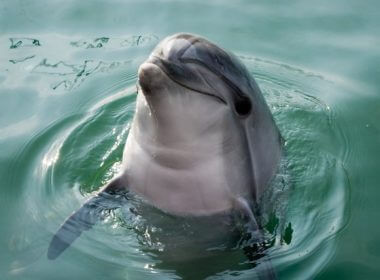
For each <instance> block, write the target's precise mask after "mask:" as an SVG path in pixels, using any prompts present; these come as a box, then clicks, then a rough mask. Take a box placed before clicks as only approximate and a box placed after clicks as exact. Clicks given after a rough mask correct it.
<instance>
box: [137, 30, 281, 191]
mask: <svg viewBox="0 0 380 280" xmlns="http://www.w3.org/2000/svg"><path fill="white" fill-rule="evenodd" d="M131 135H132V137H131V139H132V138H133V139H135V140H136V141H137V142H138V143H139V146H140V147H143V146H144V147H145V148H144V149H145V150H147V151H148V153H149V154H151V155H152V156H153V158H154V159H155V160H156V161H161V162H164V163H165V164H166V165H167V166H169V165H170V166H188V165H189V164H191V165H192V166H194V165H199V164H198V163H201V162H206V161H209V160H210V159H212V158H214V159H215V161H214V162H217V163H216V164H218V166H224V167H223V168H224V169H225V172H224V171H223V173H224V175H223V176H222V175H219V176H220V177H223V178H227V179H226V180H227V181H229V184H231V185H234V186H237V185H240V186H243V185H244V186H245V187H244V188H246V189H247V188H248V186H251V185H254V186H256V187H255V191H254V192H255V194H254V196H256V197H258V195H259V194H260V193H262V191H263V190H264V188H265V186H266V184H267V182H268V181H269V179H270V178H271V176H272V175H273V173H274V170H275V169H276V166H277V163H278V160H279V158H280V154H281V145H280V141H279V140H280V134H279V131H278V129H277V126H276V124H275V123H274V120H273V117H272V114H271V112H270V110H269V108H268V106H267V104H266V102H265V100H264V98H263V96H262V94H261V92H260V89H259V88H258V86H257V84H256V82H255V80H254V79H253V78H252V77H251V75H250V74H249V72H248V71H247V69H246V68H245V66H244V65H243V64H242V63H241V62H240V60H239V59H238V58H236V57H235V56H234V55H233V54H230V53H228V52H226V51H224V50H223V49H221V48H219V47H218V46H216V45H215V44H213V43H211V42H209V41H208V40H206V39H204V38H201V37H199V36H195V35H191V34H185V33H180V34H175V35H173V36H170V37H167V38H165V39H164V40H163V41H161V43H159V44H158V46H157V47H156V48H155V49H154V51H153V52H152V54H151V55H150V57H149V58H148V59H147V60H146V61H145V62H144V63H143V64H142V65H141V66H140V68H139V72H138V95H137V105H136V114H135V118H134V121H133V126H132V131H131ZM131 141H132V140H131ZM168 163H170V164H168ZM181 164H182V165H181ZM231 166H232V168H230V167H231ZM251 178H253V179H251ZM243 180H245V181H244V182H243ZM252 180H254V181H252ZM235 188H237V187H235ZM242 188H243V187H242Z"/></svg>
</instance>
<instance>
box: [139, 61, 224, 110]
mask: <svg viewBox="0 0 380 280" xmlns="http://www.w3.org/2000/svg"><path fill="white" fill-rule="evenodd" d="M191 62H192V61H191ZM146 63H152V64H154V65H156V66H158V67H159V68H160V69H161V70H162V71H163V72H164V73H165V74H166V75H167V76H168V77H169V78H170V79H171V80H172V81H173V82H175V83H177V84H179V85H181V86H183V87H185V88H188V89H190V90H193V91H196V92H198V93H201V94H204V95H208V96H211V97H213V98H216V99H217V100H218V101H220V102H222V103H223V104H225V105H227V101H226V100H224V99H223V98H222V97H220V96H218V95H216V94H214V93H213V91H215V90H214V88H213V87H212V85H211V84H210V83H208V82H207V80H206V79H204V78H203V77H202V76H201V75H200V74H199V73H196V72H195V71H194V70H193V69H191V68H190V67H189V66H188V65H186V62H184V63H183V62H181V63H180V64H179V63H176V62H172V61H170V60H167V59H163V58H161V57H158V56H155V55H153V56H151V57H150V58H149V59H148V60H147V61H146ZM197 64H200V63H197ZM202 66H203V65H202Z"/></svg>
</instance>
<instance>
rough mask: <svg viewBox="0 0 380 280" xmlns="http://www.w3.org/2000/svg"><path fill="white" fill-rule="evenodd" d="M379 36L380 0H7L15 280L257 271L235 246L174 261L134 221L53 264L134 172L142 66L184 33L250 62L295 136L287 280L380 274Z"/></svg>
mask: <svg viewBox="0 0 380 280" xmlns="http://www.w3.org/2000/svg"><path fill="white" fill-rule="evenodd" d="M205 2H206V3H205ZM379 26H380V3H379V2H378V1H354V0H345V1H343V0H337V1H326V0H322V1H316V2H315V3H314V2H310V1H301V0H298V1H291V2H289V1H288V2H282V1H170V0H162V1H142V0H141V1H21V0H20V1H5V0H2V1H0V178H1V181H0V182H1V189H0V248H1V250H0V279H6V280H8V279H10V280H11V279H12V280H13V279H28V280H29V279H38V280H41V279H168V278H169V279H180V277H185V278H186V279H201V278H204V277H206V276H208V277H209V279H254V278H255V277H256V276H257V275H256V272H255V268H252V267H250V266H246V265H243V264H241V261H242V259H241V256H239V255H237V254H236V252H232V253H230V254H228V253H226V252H221V253H220V256H217V258H216V259H215V258H214V259H213V260H212V261H211V260H207V259H206V260H205V261H201V262H199V261H198V262H192V261H189V262H188V263H187V264H186V263H185V264H183V265H182V266H181V267H179V266H177V267H176V266H169V265H165V263H162V262H160V259H159V258H158V257H157V256H154V255H153V254H150V253H148V251H147V248H148V249H149V246H151V247H152V248H151V249H152V250H153V249H154V248H153V247H155V246H156V245H157V244H154V242H151V240H150V239H149V230H152V228H149V226H147V225H145V226H146V228H145V230H146V231H145V232H144V231H142V230H141V228H140V226H141V225H142V224H143V223H142V222H141V221H136V220H133V221H131V222H130V224H128V222H126V221H123V219H121V218H120V215H119V214H120V213H119V214H118V213H109V215H108V216H107V217H106V219H105V220H104V221H103V222H102V223H101V224H99V225H98V226H96V227H95V228H94V229H93V230H91V231H88V232H85V233H84V234H82V236H81V238H80V239H79V240H77V241H76V242H75V243H74V244H73V246H72V247H70V248H69V249H68V250H67V251H66V252H65V253H64V254H62V256H60V257H59V258H58V259H57V260H55V261H49V260H48V259H47V258H46V250H47V247H48V245H49V242H50V240H51V237H52V235H53V233H54V232H55V231H56V230H57V228H58V227H59V225H60V223H61V222H62V221H63V220H64V219H65V218H66V217H67V216H68V215H69V214H70V213H71V212H72V211H73V210H75V209H77V208H78V207H79V205H81V203H83V201H85V199H86V198H87V197H89V196H90V195H91V192H92V191H95V190H96V189H98V188H99V186H100V185H101V184H103V183H104V182H106V181H107V180H108V179H110V178H111V177H112V176H113V175H114V174H115V173H117V171H118V170H119V169H120V163H121V156H122V149H123V146H124V141H125V139H126V137H127V135H128V129H129V125H130V122H131V120H132V117H133V113H134V104H135V93H136V89H135V82H136V78H137V76H136V71H137V68H138V66H139V64H140V63H141V62H142V61H143V60H144V59H145V58H146V57H147V56H148V54H149V53H150V51H151V50H152V48H153V47H154V46H155V44H157V42H158V41H159V40H160V39H162V38H163V37H165V36H167V35H170V34H172V33H175V32H181V31H186V32H192V33H197V34H200V35H202V36H204V37H206V38H209V39H210V40H212V41H214V42H216V43H217V44H219V45H220V46H222V47H224V48H226V49H228V50H230V51H233V52H234V53H235V54H237V55H238V56H240V58H241V59H242V61H243V62H244V63H245V64H246V65H247V67H248V69H249V70H250V71H251V72H252V74H253V75H254V77H255V78H256V80H257V82H258V84H259V86H260V88H261V89H262V91H263V94H264V96H265V98H266V99H267V101H268V104H269V105H270V107H271V110H272V112H273V114H274V117H275V119H276V121H277V123H278V126H279V128H280V130H281V133H282V134H283V136H284V138H285V140H286V143H285V145H286V149H287V159H286V160H287V174H286V175H284V174H279V175H278V176H279V177H281V176H282V175H284V176H285V177H286V178H287V179H286V180H284V182H285V183H284V182H282V183H281V184H282V186H283V188H282V189H281V188H278V186H277V188H274V189H275V190H277V191H281V190H282V191H283V192H284V193H285V192H286V195H282V196H281V195H280V196H279V197H280V198H279V199H277V200H275V201H276V205H275V206H274V209H275V212H276V215H274V216H270V215H269V214H268V215H267V222H268V224H267V226H266V231H267V232H266V234H267V235H268V236H269V237H270V238H271V240H273V246H271V247H270V248H268V251H267V254H268V256H269V257H270V259H271V262H272V265H273V267H274V269H275V271H276V273H277V276H278V278H279V279H379V278H380V238H379V236H380V225H379V220H380V215H379V211H380V206H379V205H380V204H379V202H378V201H379V199H380V190H379V188H378V186H379V183H378V182H379V181H380V173H379V172H378V170H379V167H378V166H379V165H380V160H379V155H380V145H379V141H380V125H379V124H378V120H379V119H380V48H379V46H380V31H379ZM281 184H280V185H281ZM269 201H273V200H270V199H269ZM264 208H265V207H264ZM269 208H270V207H269ZM272 210H273V209H271V211H272ZM264 212H265V211H264ZM267 212H268V213H269V212H270V211H269V210H268V211H267ZM125 215H127V214H125ZM127 216H128V215H127ZM124 218H125V217H124ZM127 218H128V217H127ZM278 220H279V221H280V222H277V221H278ZM126 223H127V225H125V224H126ZM281 223H282V224H284V226H283V227H282V228H281V227H280V226H279V224H281ZM145 233H148V235H147V234H145ZM153 251H154V250H153Z"/></svg>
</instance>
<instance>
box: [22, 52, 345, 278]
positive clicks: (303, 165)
mask: <svg viewBox="0 0 380 280" xmlns="http://www.w3.org/2000/svg"><path fill="white" fill-rule="evenodd" d="M242 59H243V61H244V62H245V63H246V64H247V66H248V68H249V69H250V70H251V71H252V74H253V75H254V77H255V78H256V80H257V82H258V84H259V86H260V88H261V89H262V91H263V94H264V96H265V98H266V99H267V101H268V103H269V105H270V108H271V110H272V112H273V114H274V117H275V119H276V122H277V124H278V126H279V128H280V130H281V133H282V136H283V138H284V139H285V150H286V155H285V156H284V160H283V166H282V168H281V170H280V171H279V174H277V177H276V178H275V180H274V181H273V184H272V188H271V193H267V194H266V195H265V196H264V198H263V201H262V207H263V211H262V217H261V219H262V221H261V222H262V224H264V225H265V229H266V235H267V236H268V238H269V239H270V240H271V242H272V243H271V246H269V248H268V249H267V254H268V256H269V257H270V259H271V261H272V264H273V266H274V268H275V270H276V271H277V273H278V274H279V275H281V276H284V277H285V278H287V279H308V278H311V277H312V276H313V275H315V274H316V273H317V272H318V271H320V270H321V269H322V268H323V267H324V265H325V264H326V263H327V262H328V261H329V259H330V258H331V257H332V256H333V254H334V239H333V236H334V235H336V234H337V233H338V232H339V231H340V230H341V229H342V227H343V226H344V224H345V221H346V220H347V213H346V210H345V205H346V204H347V199H348V197H349V193H348V192H349V188H348V187H349V183H348V180H347V175H346V174H345V171H344V168H343V165H344V155H345V153H346V149H347V147H346V144H345V141H344V135H343V134H342V131H341V130H340V129H339V124H338V123H337V122H336V119H335V114H336V113H337V112H336V111H335V109H334V108H333V107H331V106H330V105H329V104H327V103H326V102H325V101H324V100H321V99H319V98H318V97H317V96H319V95H318V93H319V90H320V89H321V84H322V85H323V87H328V86H329V85H330V83H331V82H330V81H329V80H328V79H327V78H325V77H323V75H317V74H313V73H312V72H311V71H303V70H302V69H298V68H295V67H291V66H288V65H285V64H281V63H275V62H272V61H267V60H263V59H258V58H251V57H242ZM135 79H136V78H135V77H134V79H131V80H130V81H129V84H128V85H129V86H130V87H128V88H127V89H126V90H124V91H122V92H111V94H110V97H108V98H106V99H103V100H99V102H98V103H97V104H96V105H94V106H92V108H91V109H90V110H85V111H80V110H79V109H78V112H76V113H75V114H73V115H69V116H65V117H63V118H62V119H60V120H57V121H56V122H55V123H53V124H52V125H51V126H50V127H48V128H46V129H45V130H44V131H42V132H41V133H39V134H38V135H36V136H35V137H34V139H33V140H32V141H31V142H30V143H29V144H28V145H27V146H26V147H25V149H24V150H23V152H22V153H21V154H20V158H19V160H21V161H22V160H23V157H25V158H28V159H29V160H30V159H32V160H31V161H30V164H29V165H28V166H29V167H28V170H25V171H26V174H27V175H25V178H27V179H24V180H22V186H21V189H22V190H23V196H22V201H21V202H20V205H23V206H22V207H20V210H19V211H20V216H22V217H24V218H22V219H20V221H21V220H22V223H23V225H25V224H26V225H29V226H30V227H36V230H30V231H29V232H39V233H40V235H41V236H33V237H32V236H22V237H20V236H19V237H17V238H16V239H17V240H18V241H20V240H21V239H22V240H24V244H25V246H24V247H23V248H27V249H25V250H26V251H32V253H31V254H30V255H29V256H30V257H26V258H25V261H24V263H22V262H21V263H19V264H17V265H15V268H14V270H15V271H17V270H20V269H25V268H26V267H27V266H28V264H30V263H33V262H34V261H35V260H34V259H33V258H36V257H38V258H39V259H42V258H44V256H45V253H46V248H47V245H48V243H49V241H50V238H51V236H52V234H53V233H55V231H56V230H57V228H58V227H59V225H60V223H61V222H62V221H63V220H64V219H65V218H66V217H67V216H68V215H70V214H71V212H72V211H74V210H76V209H78V207H79V206H80V205H81V204H82V203H83V202H84V201H85V200H86V199H87V198H88V197H90V196H91V194H92V193H93V192H94V191H96V190H97V189H99V188H100V187H101V186H102V185H103V184H104V183H106V182H107V181H108V180H109V179H110V178H112V177H113V176H114V175H115V174H116V173H118V171H119V170H120V164H121V160H122V158H121V156H122V149H123V146H124V143H125V140H126V138H127V135H128V131H129V126H130V123H131V120H132V117H133V113H134V105H135V96H134V93H135V92H134V91H135V90H134V86H133V84H134V82H135ZM316 85H318V86H316ZM130 203H132V204H128V205H127V206H126V207H123V208H122V209H121V210H118V211H110V212H109V213H106V214H105V220H104V221H103V222H102V223H100V224H99V225H97V226H96V227H94V228H93V229H92V230H91V231H89V232H85V233H84V234H83V235H82V237H81V238H79V239H78V240H77V241H76V242H75V243H74V244H73V245H72V246H71V248H70V250H67V251H66V252H65V253H64V254H63V255H62V256H61V257H60V259H61V260H65V259H66V258H72V259H83V258H84V257H85V258H86V260H87V261H85V262H83V260H82V264H86V265H87V266H88V268H89V269H93V270H95V271H96V270H99V271H107V273H109V271H111V270H112V271H113V273H116V274H113V278H115V279H137V278H139V277H140V278H141V277H143V276H146V275H148V274H149V279H155V278H160V279H162V278H163V277H166V278H172V279H178V278H179V276H183V275H191V273H193V271H191V273H190V272H189V269H191V268H189V267H187V268H186V267H185V268H184V267H177V268H176V269H173V268H171V269H170V268H168V267H167V266H165V265H164V264H162V262H160V260H159V258H158V256H160V252H162V250H165V247H162V246H161V244H160V241H159V240H156V239H154V236H155V235H157V232H160V230H161V228H160V227H154V226H149V225H147V224H146V223H145V224H144V216H142V215H139V214H138V213H137V214H136V213H134V211H135V210H136V209H137V208H134V204H133V203H136V201H132V202H130ZM137 203H140V202H139V201H137ZM145 210H146V209H145ZM136 211H137V212H138V209H137V210H136ZM154 211H156V210H153V209H152V213H153V214H151V215H156V220H157V219H160V214H159V213H155V212H154ZM26 213H27V214H26ZM168 219H169V220H170V221H171V222H172V223H173V224H175V225H176V228H177V229H178V224H180V227H182V228H183V229H184V232H186V228H187V227H189V225H191V223H192V221H182V223H181V222H180V221H179V220H178V219H177V220H176V218H175V217H170V218H168ZM20 223H21V222H20ZM206 224H207V225H208V224H209V221H205V225H206ZM37 228H38V229H37ZM205 228H206V226H205ZM203 234H205V233H204V232H203ZM207 234H209V233H207ZM174 236H175V235H172V236H171V237H170V238H172V237H174ZM178 236H179V235H177V237H178ZM187 238H188V237H187ZM190 238H191V237H190ZM41 239H42V240H44V241H45V242H43V244H42V243H41V242H40V243H38V242H37V243H34V241H31V240H41ZM177 241H178V242H182V241H181V240H177ZM30 248H34V249H35V250H31V249H30ZM186 253H188V252H186ZM212 254H213V257H214V259H213V260H217V261H216V262H214V263H207V262H206V263H205V264H204V267H203V266H202V269H200V270H209V273H208V274H207V273H206V272H205V273H206V275H207V276H210V278H213V277H215V278H217V279H227V278H230V277H234V279H246V278H247V277H249V276H252V275H256V274H255V269H254V268H252V267H249V266H246V265H245V264H244V263H242V256H241V255H239V253H238V251H236V250H235V251H233V250H232V252H229V253H227V252H226V251H224V250H223V248H215V250H214V251H213V252H212ZM26 255H27V254H26ZM215 256H216V257H215ZM208 260H210V259H208ZM100 263H101V264H102V267H103V269H102V270H100V269H99V267H98V265H99V264H100ZM301 263H303V264H309V265H301ZM231 264H234V265H231ZM289 264H292V267H294V266H295V265H297V264H299V268H300V269H297V270H295V269H292V270H289V267H290V266H289ZM194 265H198V266H199V265H202V263H199V262H198V263H190V267H194ZM105 266H107V267H108V268H109V270H107V269H104V267H105ZM216 266H217V269H216ZM115 268H118V269H115ZM305 268H307V269H305ZM99 273H106V272H99ZM186 273H187V274H186ZM189 273H190V274H189ZM295 273H296V274H295ZM78 275H79V274H78ZM100 275H101V274H100ZM212 276H213V277H212ZM111 278H112V277H111Z"/></svg>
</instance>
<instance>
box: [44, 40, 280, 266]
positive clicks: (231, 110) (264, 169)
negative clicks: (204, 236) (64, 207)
mask: <svg viewBox="0 0 380 280" xmlns="http://www.w3.org/2000/svg"><path fill="white" fill-rule="evenodd" d="M137 88H138V92H137V100H136V111H135V115H134V118H133V121H132V125H131V130H130V132H129V135H128V138H127V141H126V144H125V149H124V152H123V163H122V172H121V174H119V175H117V176H116V177H115V178H114V179H112V180H111V181H110V182H109V183H108V184H106V185H105V186H103V187H102V188H101V189H100V191H99V192H98V193H97V194H96V195H95V196H94V197H92V198H90V199H89V200H88V201H87V202H85V203H84V204H83V206H82V207H81V208H80V209H79V210H77V211H76V212H74V213H73V214H72V215H71V216H70V217H68V218H67V219H66V221H65V222H64V223H63V224H62V226H61V227H60V228H59V230H58V231H57V233H56V234H55V235H54V236H53V238H52V241H51V243H50V246H49V249H48V254H47V256H48V258H49V259H55V258H56V257H58V256H59V255H60V254H61V253H62V252H63V251H64V250H65V249H66V248H67V247H68V246H70V244H71V243H72V242H73V241H74V240H75V239H76V238H78V237H79V236H80V234H81V233H82V232H83V231H84V230H88V229H90V228H91V227H92V226H93V225H94V224H95V223H96V222H97V221H98V220H99V217H100V214H99V213H100V209H103V208H111V206H110V205H105V204H104V203H103V201H104V200H110V199H111V200H112V199H113V198H114V197H115V196H117V195H119V194H123V193H125V192H131V193H134V194H136V195H138V196H140V197H142V198H143V199H144V200H145V201H147V202H148V203H149V204H150V205H152V206H154V207H156V208H158V209H160V210H162V211H164V212H167V213H169V214H172V215H176V216H179V217H182V216H183V217H188V216H192V217H212V216H213V215H215V216H217V215H220V214H221V213H228V212H238V213H241V215H242V216H243V217H244V218H245V219H247V221H248V223H249V225H250V228H251V230H252V231H253V232H259V230H260V225H259V223H258V221H257V219H256V215H255V209H256V208H257V207H258V203H259V200H260V197H261V195H262V194H263V193H264V191H265V190H266V189H267V188H268V185H269V182H270V180H271V178H272V177H273V176H274V174H275V173H276V170H277V169H278V165H279V161H280V158H281V155H282V138H281V135H280V132H279V130H278V128H277V126H276V124H275V121H274V119H273V116H272V114H271V111H270V109H269V107H268V105H267V103H266V101H265V99H264V97H263V95H262V93H261V91H260V89H259V87H258V85H257V84H256V82H255V80H254V79H253V77H252V76H251V75H250V73H249V72H248V70H247V69H246V67H245V66H244V65H243V64H242V63H241V62H240V61H239V59H238V58H237V57H236V56H234V55H233V54H231V53H229V52H227V51H225V50H223V49H221V48H220V47H218V46H217V45H215V44H213V43H211V42H210V41H208V40H206V39H204V38H202V37H199V36H196V35H192V34H187V33H179V34H175V35H172V36H169V37H167V38H165V39H164V40H163V41H161V42H160V43H159V44H158V45H157V47H156V48H155V49H154V50H153V52H152V53H151V55H150V56H149V58H148V59H147V60H146V61H145V62H143V64H142V65H141V66H140V67H139V70H138V82H137ZM114 207H115V208H116V207H118V206H114ZM258 234H260V233H258Z"/></svg>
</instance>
